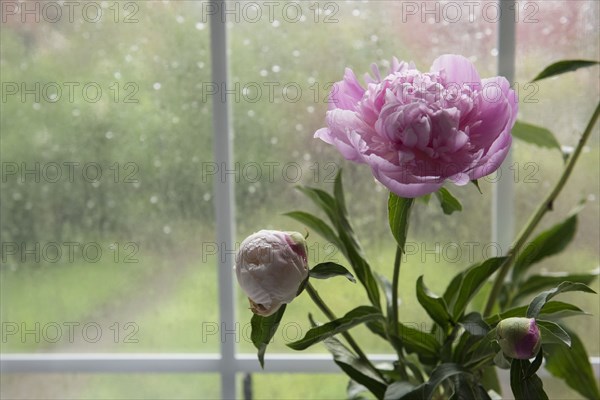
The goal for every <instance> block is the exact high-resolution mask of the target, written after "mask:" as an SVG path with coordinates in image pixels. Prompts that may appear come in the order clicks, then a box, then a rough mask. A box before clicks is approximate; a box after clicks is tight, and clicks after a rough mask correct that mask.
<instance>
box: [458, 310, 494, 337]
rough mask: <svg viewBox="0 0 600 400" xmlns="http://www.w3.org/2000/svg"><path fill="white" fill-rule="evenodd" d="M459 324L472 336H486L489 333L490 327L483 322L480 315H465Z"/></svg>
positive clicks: (474, 313) (475, 313)
mask: <svg viewBox="0 0 600 400" xmlns="http://www.w3.org/2000/svg"><path fill="white" fill-rule="evenodd" d="M460 324H461V325H462V326H463V328H465V330H466V331H467V332H469V333H470V334H471V335H473V336H486V335H487V334H488V332H489V331H490V326H489V325H488V324H487V323H486V322H485V321H484V320H483V318H482V317H481V314H480V313H478V312H472V313H469V314H467V315H465V316H464V317H463V318H462V319H461V320H460Z"/></svg>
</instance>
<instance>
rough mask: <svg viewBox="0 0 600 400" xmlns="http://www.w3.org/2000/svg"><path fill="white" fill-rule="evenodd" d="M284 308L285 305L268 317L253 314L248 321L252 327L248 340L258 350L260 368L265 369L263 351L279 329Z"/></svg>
mask: <svg viewBox="0 0 600 400" xmlns="http://www.w3.org/2000/svg"><path fill="white" fill-rule="evenodd" d="M285 307H286V305H285V304H283V305H282V306H281V307H280V308H279V310H277V311H276V312H275V313H274V314H272V315H269V316H268V317H263V316H260V315H257V314H254V315H253V316H252V319H251V320H250V325H251V327H252V332H251V333H250V339H252V343H253V344H254V347H256V348H257V349H258V361H259V362H260V366H261V368H264V367H265V351H266V350H267V345H268V344H269V342H270V341H271V339H272V338H273V336H274V335H275V332H276V331H277V328H278V327H279V323H280V322H281V318H282V317H283V313H284V312H285Z"/></svg>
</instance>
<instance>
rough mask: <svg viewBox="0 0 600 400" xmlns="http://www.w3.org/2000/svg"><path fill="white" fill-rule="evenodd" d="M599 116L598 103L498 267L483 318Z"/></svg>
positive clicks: (570, 169)
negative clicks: (549, 188) (550, 186)
mask: <svg viewBox="0 0 600 400" xmlns="http://www.w3.org/2000/svg"><path fill="white" fill-rule="evenodd" d="M599 115H600V103H598V105H597V106H596V110H595V111H594V114H593V115H592V117H591V118H590V121H589V122H588V125H587V126H586V128H585V131H584V132H583V135H581V138H579V143H577V147H576V148H575V151H574V152H573V154H572V155H571V157H570V158H569V161H568V162H567V165H566V167H565V169H564V170H563V173H562V175H561V176H560V179H559V180H558V182H556V184H555V185H554V188H553V189H552V191H551V192H550V193H549V194H548V196H547V197H546V198H545V199H544V201H543V202H542V203H541V204H540V205H539V206H538V208H537V210H536V211H535V213H534V214H533V216H532V217H531V218H530V219H529V222H527V224H526V225H525V227H524V228H523V230H522V231H521V233H520V234H519V236H518V237H517V240H516V241H515V243H514V245H513V246H512V248H511V249H510V251H509V252H508V254H507V257H506V260H504V262H503V263H502V266H501V267H500V271H499V272H498V275H497V276H496V280H495V281H494V286H493V287H492V291H491V292H490V295H489V297H488V299H487V303H486V305H485V310H484V312H483V315H484V316H488V315H490V313H491V312H492V310H493V309H494V305H495V304H496V299H497V297H498V295H499V294H500V290H501V289H502V285H504V280H505V279H506V275H507V274H508V271H509V270H510V267H511V266H512V264H513V262H514V261H515V259H516V258H517V255H518V254H519V252H520V251H521V249H522V248H523V246H524V245H525V243H526V242H527V240H528V239H529V236H530V235H531V234H532V233H533V231H534V230H535V228H536V227H537V225H538V224H539V222H540V221H541V219H542V217H543V216H544V215H545V214H546V213H547V212H548V211H550V210H552V206H553V204H554V200H555V199H556V198H557V197H558V195H559V194H560V192H561V190H562V189H563V187H564V186H565V184H566V183H567V180H568V179H569V177H570V176H571V172H573V168H574V167H575V163H576V162H577V159H578V158H579V155H580V154H581V151H582V150H583V147H584V146H585V143H586V142H587V140H588V138H589V137H590V135H591V133H592V130H593V128H594V125H595V124H596V121H597V120H598V116H599Z"/></svg>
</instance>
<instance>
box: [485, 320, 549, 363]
mask: <svg viewBox="0 0 600 400" xmlns="http://www.w3.org/2000/svg"><path fill="white" fill-rule="evenodd" d="M496 340H498V344H499V345H500V348H501V349H502V351H503V352H504V354H506V355H507V356H509V357H512V358H516V359H519V360H528V359H530V358H532V357H535V355H536V354H537V353H538V351H540V347H541V346H542V337H541V334H540V329H539V328H538V326H537V324H536V323H535V319H533V318H519V317H513V318H506V319H503V320H502V321H500V323H498V326H497V327H496Z"/></svg>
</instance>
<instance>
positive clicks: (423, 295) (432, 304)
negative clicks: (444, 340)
mask: <svg viewBox="0 0 600 400" xmlns="http://www.w3.org/2000/svg"><path fill="white" fill-rule="evenodd" d="M417 300H419V303H420V304H421V305H422V306H423V308H424V309H425V311H427V314H429V316H430V317H431V319H433V320H434V321H435V322H436V323H437V324H438V325H440V326H441V327H442V328H443V329H444V330H446V328H447V327H448V324H454V320H453V319H452V316H451V314H450V311H449V310H448V305H447V304H446V301H445V300H444V299H443V298H441V297H439V296H438V295H436V294H434V293H433V292H431V291H430V290H429V289H427V287H426V286H425V283H423V275H421V276H420V277H419V279H418V280H417Z"/></svg>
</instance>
